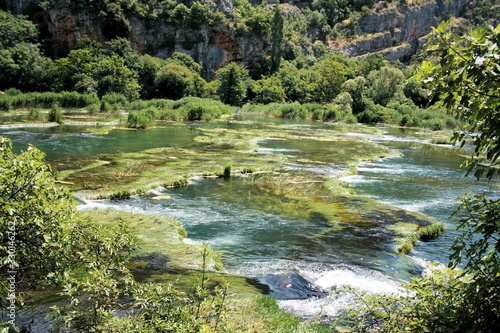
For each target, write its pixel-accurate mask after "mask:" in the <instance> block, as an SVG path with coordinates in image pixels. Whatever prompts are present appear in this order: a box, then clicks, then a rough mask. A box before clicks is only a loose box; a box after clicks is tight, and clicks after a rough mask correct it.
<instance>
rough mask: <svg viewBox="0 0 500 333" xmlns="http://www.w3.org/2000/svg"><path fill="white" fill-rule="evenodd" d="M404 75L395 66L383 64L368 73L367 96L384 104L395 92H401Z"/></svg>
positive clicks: (377, 102)
mask: <svg viewBox="0 0 500 333" xmlns="http://www.w3.org/2000/svg"><path fill="white" fill-rule="evenodd" d="M404 84H405V76H404V74H403V72H402V71H401V70H399V69H397V68H395V67H391V66H385V67H382V68H381V69H380V70H378V71H371V72H370V74H368V86H369V89H367V92H366V94H367V96H368V97H370V98H371V99H372V100H373V101H374V102H375V103H376V104H380V105H383V106H386V105H387V103H388V102H389V100H390V99H391V98H393V97H395V95H396V94H401V95H402V94H403V88H404Z"/></svg>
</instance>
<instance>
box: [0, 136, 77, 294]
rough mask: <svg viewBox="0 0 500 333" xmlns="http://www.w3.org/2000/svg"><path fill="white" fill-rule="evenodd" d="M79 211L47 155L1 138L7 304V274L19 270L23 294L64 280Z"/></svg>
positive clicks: (0, 214) (1, 250) (0, 223)
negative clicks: (46, 160)
mask: <svg viewBox="0 0 500 333" xmlns="http://www.w3.org/2000/svg"><path fill="white" fill-rule="evenodd" d="M75 211H76V209H75V207H74V204H73V199H72V196H71V194H70V193H69V191H67V190H65V189H63V188H58V187H57V186H56V185H55V180H54V177H53V176H52V170H51V169H50V167H49V166H48V165H47V164H45V163H44V162H43V153H42V152H40V151H39V150H38V149H36V148H34V147H33V146H30V147H29V148H28V149H27V150H26V151H24V152H21V153H20V154H19V155H16V154H14V153H13V152H12V143H11V142H10V140H9V139H6V138H4V137H1V138H0V235H1V238H2V241H1V242H0V259H1V261H0V267H1V268H2V269H1V272H2V273H1V275H2V279H1V282H0V283H1V287H2V289H1V292H0V293H1V296H2V300H5V299H6V290H7V289H6V288H5V287H6V286H5V285H4V283H5V281H6V280H5V276H6V275H7V273H6V272H7V271H15V272H16V274H15V278H16V286H17V287H18V288H19V291H20V289H21V288H29V287H34V286H39V285H41V284H42V285H43V283H44V282H47V281H48V280H50V279H52V278H53V279H57V278H60V277H61V274H62V273H63V271H64V270H65V269H66V268H67V267H68V266H69V265H70V264H71V260H72V258H73V256H72V255H71V248H70V247H69V246H68V245H69V244H68V239H69V238H70V237H71V233H72V230H73V218H74V215H75Z"/></svg>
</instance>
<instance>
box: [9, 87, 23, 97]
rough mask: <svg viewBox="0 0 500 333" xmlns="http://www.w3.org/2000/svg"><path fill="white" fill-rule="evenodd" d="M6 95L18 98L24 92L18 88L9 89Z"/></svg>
mask: <svg viewBox="0 0 500 333" xmlns="http://www.w3.org/2000/svg"><path fill="white" fill-rule="evenodd" d="M5 93H6V94H7V95H9V96H17V95H21V94H22V93H23V92H22V91H21V90H19V89H16V88H9V89H7V90H5Z"/></svg>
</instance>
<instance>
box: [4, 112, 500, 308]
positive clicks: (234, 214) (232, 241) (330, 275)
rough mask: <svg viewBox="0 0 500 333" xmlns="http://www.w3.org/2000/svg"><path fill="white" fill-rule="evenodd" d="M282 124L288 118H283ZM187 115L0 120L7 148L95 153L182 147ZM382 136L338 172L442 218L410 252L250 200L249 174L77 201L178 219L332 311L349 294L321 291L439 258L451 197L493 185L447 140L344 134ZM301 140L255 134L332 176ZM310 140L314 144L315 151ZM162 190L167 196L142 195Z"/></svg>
mask: <svg viewBox="0 0 500 333" xmlns="http://www.w3.org/2000/svg"><path fill="white" fill-rule="evenodd" d="M269 124H270V125H272V126H279V125H284V123H283V122H279V121H275V120H273V122H272V123H271V122H269V121H263V122H255V123H249V124H245V125H241V124H240V125H238V124H231V123H227V124H225V125H222V126H226V127H231V126H233V127H235V128H237V126H242V127H245V126H254V127H259V128H261V127H265V126H267V125H269ZM286 125H287V127H286V130H287V131H292V132H297V133H307V134H308V135H309V134H310V133H311V132H314V131H315V130H316V129H317V127H321V128H322V129H324V126H321V125H317V124H314V123H300V122H293V121H292V122H288V123H286ZM290 125H292V126H290ZM200 126H221V124H216V125H214V124H205V125H200V124H193V125H189V126H184V127H183V126H176V127H168V128H165V129H153V130H148V131H112V132H110V133H109V134H107V135H92V134H86V133H83V132H82V129H81V128H78V127H54V128H31V129H16V128H12V129H1V130H0V135H4V136H7V137H10V138H11V139H12V141H13V142H14V147H15V149H16V150H19V149H25V148H26V146H27V144H28V143H36V145H37V147H38V148H40V149H41V150H42V151H44V152H45V153H46V155H47V160H48V161H53V160H57V159H60V158H73V157H74V158H77V157H78V158H81V157H85V156H93V155H100V154H103V155H104V154H115V153H123V152H132V151H139V150H143V149H148V148H156V147H175V146H179V147H188V146H190V145H192V144H193V139H194V138H195V137H196V136H197V135H199V132H198V130H197V128H198V127H200ZM349 135H350V136H352V137H353V138H357V139H359V138H360V137H361V138H363V139H364V140H367V141H371V142H376V143H378V144H382V145H386V146H388V147H390V148H393V149H395V150H397V151H399V152H400V153H401V156H398V157H391V158H385V159H381V160H380V161H375V162H366V163H361V164H360V165H359V167H358V173H357V174H356V175H353V176H348V177H344V178H343V179H342V180H344V181H346V182H348V183H349V184H350V187H352V188H354V189H355V190H356V191H357V193H358V194H362V195H366V196H369V197H371V198H374V199H376V200H378V201H381V202H384V203H388V204H391V205H394V206H397V207H400V208H403V209H406V210H410V211H416V212H422V213H425V214H427V215H429V216H432V217H435V218H437V219H439V220H440V221H443V222H444V223H445V224H446V227H447V231H446V232H445V234H444V235H443V236H441V237H439V238H438V239H437V240H434V241H431V242H426V243H418V244H417V246H416V247H415V249H414V251H413V253H412V254H411V255H410V256H404V255H399V254H397V253H396V252H395V251H394V244H388V243H387V242H386V239H388V237H387V232H388V231H387V230H385V229H384V228H383V227H378V226H377V224H376V223H369V222H371V221H367V222H368V223H365V224H356V225H348V226H344V227H343V228H342V229H340V230H337V231H335V230H332V228H331V226H330V225H329V224H328V223H325V222H324V221H322V220H321V219H316V220H315V219H313V218H311V219H310V220H298V219H293V218H289V217H288V218H287V217H283V216H280V215H278V214H273V213H270V212H269V210H266V211H265V212H264V211H263V210H261V209H259V206H258V204H256V203H255V202H254V198H253V197H252V192H251V186H252V182H251V180H249V179H237V178H233V179H230V180H203V179H194V180H192V181H191V184H190V186H187V187H184V188H180V189H175V190H173V189H164V188H160V189H156V190H154V191H151V192H150V193H149V194H148V195H145V196H141V197H135V198H133V199H131V200H123V201H94V202H88V203H86V204H85V205H82V206H81V207H80V208H81V209H90V208H94V207H114V208H117V209H121V210H125V211H128V212H135V213H143V214H154V215H161V216H166V217H170V218H174V219H176V220H178V221H179V222H181V223H182V224H183V225H184V227H185V228H186V229H187V231H188V235H189V238H188V239H187V240H186V241H188V242H193V243H208V244H210V246H211V247H212V248H214V249H215V250H218V251H221V252H222V253H223V254H224V265H225V267H226V269H227V270H228V271H229V272H231V273H234V274H240V275H244V276H248V277H252V278H255V279H257V280H259V281H260V282H262V283H265V284H267V285H268V286H269V287H270V290H271V295H273V296H274V297H276V298H277V299H279V300H280V304H281V306H282V307H283V308H285V309H287V310H289V311H292V312H294V313H296V314H299V315H302V316H312V315H317V314H318V313H319V312H321V311H323V312H327V313H329V314H335V313H336V312H337V311H338V310H339V309H341V308H342V307H343V306H345V304H348V302H349V300H350V298H349V297H347V298H346V297H341V298H337V299H335V300H333V301H326V300H325V298H324V297H325V295H326V294H327V293H328V291H330V290H332V289H334V288H336V287H337V286H342V285H349V286H353V287H357V288H359V289H361V290H366V291H371V292H397V290H398V286H399V285H400V284H401V283H403V282H404V281H407V280H408V279H409V278H410V277H412V276H416V275H418V274H420V273H421V272H422V270H423V269H424V268H425V265H426V263H427V262H428V261H438V262H441V263H446V262H447V259H448V255H449V250H448V249H449V246H450V245H451V243H452V241H453V238H454V237H455V235H456V232H455V231H454V228H455V221H453V220H452V219H449V216H450V214H451V213H452V212H453V211H454V210H455V208H456V206H457V198H458V197H459V196H461V195H463V194H465V193H467V192H474V193H485V192H486V193H494V192H495V189H493V188H490V187H489V185H488V184H487V183H484V182H476V181H474V180H472V179H464V171H463V170H461V169H460V168H459V165H460V163H461V158H460V157H458V156H457V155H456V154H455V153H454V149H455V148H453V147H451V146H441V147H437V146H435V145H427V144H426V143H425V140H422V139H419V138H417V137H414V136H412V135H411V132H410V133H405V132H404V131H403V130H399V129H390V128H380V129H379V133H378V134H372V135H366V134H359V133H346V136H349ZM302 143H303V144H302V145H300V146H299V145H294V144H293V143H290V142H286V141H279V140H268V141H262V142H260V144H259V150H260V151H261V152H263V153H270V154H283V155H285V156H286V157H287V158H288V165H287V166H288V167H289V168H301V169H303V170H308V171H310V172H316V173H320V174H322V175H324V176H325V175H326V176H332V177H333V176H336V175H337V173H338V172H339V169H338V166H334V165H328V164H322V165H320V166H318V165H317V164H316V165H312V164H311V165H308V164H307V163H304V162H303V161H302V162H298V161H300V159H303V158H304V157H307V156H308V155H311V154H317V153H318V152H319V153H322V152H328V149H331V147H328V146H327V144H324V145H325V146H324V147H322V146H321V144H319V145H318V144H314V143H311V142H308V141H307V140H305V141H304V142H302ZM318 150H319V151H318ZM156 195H169V196H171V199H170V200H161V201H157V200H151V197H153V196H156Z"/></svg>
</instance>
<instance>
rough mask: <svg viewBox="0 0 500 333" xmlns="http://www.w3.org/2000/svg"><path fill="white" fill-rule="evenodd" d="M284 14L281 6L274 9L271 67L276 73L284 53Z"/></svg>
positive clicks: (271, 70) (272, 71) (271, 71)
mask: <svg viewBox="0 0 500 333" xmlns="http://www.w3.org/2000/svg"><path fill="white" fill-rule="evenodd" d="M283 22H284V18H283V14H282V13H281V9H280V7H279V6H276V8H275V10H274V16H273V21H272V26H271V68H270V74H274V73H276V71H278V69H279V67H280V63H281V57H282V55H283Z"/></svg>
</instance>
